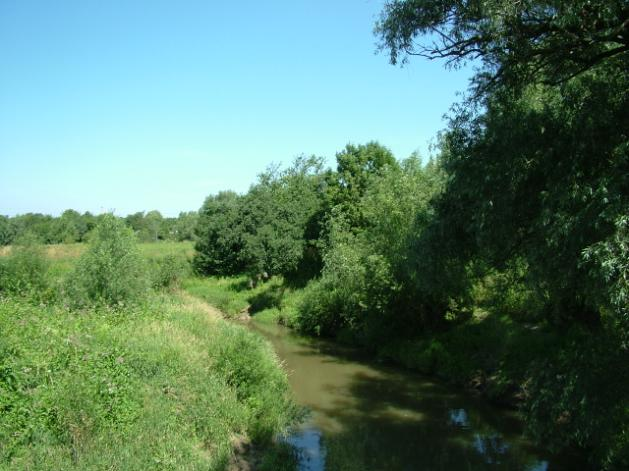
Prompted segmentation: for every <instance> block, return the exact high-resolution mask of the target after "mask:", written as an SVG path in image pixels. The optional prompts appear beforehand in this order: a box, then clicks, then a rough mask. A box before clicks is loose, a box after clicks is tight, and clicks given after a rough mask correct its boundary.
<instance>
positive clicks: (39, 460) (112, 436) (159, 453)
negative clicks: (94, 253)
mask: <svg viewBox="0 0 629 471" xmlns="http://www.w3.org/2000/svg"><path fill="white" fill-rule="evenodd" d="M0 331H2V332H3V335H2V337H1V338H0V411H1V414H0V468H4V469H77V470H78V469H121V470H122V469H124V470H134V469H137V470H140V469H141V470H144V469H223V468H224V467H225V466H226V465H227V463H228V462H229V460H230V457H231V454H232V449H233V441H234V439H235V438H236V437H238V436H248V437H251V438H252V439H254V440H255V441H256V442H258V443H267V444H269V443H271V439H272V437H273V436H275V435H276V434H277V433H280V432H281V431H282V430H283V429H284V428H285V427H286V426H287V425H289V424H290V423H291V420H292V419H293V417H294V416H293V412H294V410H293V408H292V405H291V401H290V396H289V387H288V383H287V380H286V376H285V374H284V373H283V372H282V370H281V369H280V368H279V366H278V364H277V359H276V358H275V356H274V355H273V353H272V351H271V350H270V348H269V347H268V346H267V345H266V344H265V343H264V342H262V341H261V340H260V339H259V338H258V337H255V336H254V334H252V333H249V332H247V331H246V330H244V329H243V328H240V327H238V326H233V325H228V324H227V323H226V322H224V321H222V320H221V319H218V318H216V317H214V316H212V315H210V314H208V312H207V311H205V310H201V309H199V308H198V307H196V306H194V305H190V304H189V303H186V302H185V301H183V300H182V299H180V298H177V297H172V296H162V297H156V298H154V299H152V301H151V302H150V303H149V305H146V306H144V307H143V308H136V309H127V310H124V311H116V312H112V311H109V310H107V309H104V308H101V309H96V310H93V311H91V312H89V315H85V313H82V314H75V313H73V312H71V311H67V310H65V309H62V308H60V307H56V306H51V307H47V308H41V307H39V306H34V305H32V304H29V303H26V302H24V301H21V300H17V299H13V298H5V299H3V300H2V301H0Z"/></svg>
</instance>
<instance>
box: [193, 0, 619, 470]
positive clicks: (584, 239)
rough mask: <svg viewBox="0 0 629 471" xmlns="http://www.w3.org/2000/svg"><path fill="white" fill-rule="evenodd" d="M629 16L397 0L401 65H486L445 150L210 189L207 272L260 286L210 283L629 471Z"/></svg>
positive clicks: (356, 155) (395, 40) (390, 15)
mask: <svg viewBox="0 0 629 471" xmlns="http://www.w3.org/2000/svg"><path fill="white" fill-rule="evenodd" d="M627 15H628V10H627V7H626V4H625V2H621V1H602V0H601V1H585V0H584V1H577V2H565V1H556V2H546V1H528V2H515V3H514V2H508V1H497V2H496V1H478V2H458V1H453V2H444V1H438V0H399V1H393V2H389V3H388V4H387V6H386V7H385V9H384V11H383V14H382V17H381V19H380V20H379V22H378V24H377V26H376V34H377V35H378V36H379V38H380V40H381V44H380V45H381V48H382V50H385V51H387V52H389V53H390V57H391V61H392V62H393V63H396V62H401V63H404V62H405V61H407V60H408V59H409V58H410V57H411V56H413V55H419V56H424V57H428V58H430V59H444V60H446V61H447V63H448V64H449V65H450V66H454V67H455V66H457V65H459V64H461V63H464V62H466V61H471V60H473V61H475V64H477V66H478V72H477V74H476V76H475V77H474V79H473V81H472V84H471V87H470V90H469V93H468V95H467V96H466V97H465V99H464V100H463V101H462V102H461V103H460V104H459V105H457V106H456V107H454V108H453V110H452V111H451V113H450V119H449V126H448V129H446V130H445V131H444V133H443V134H442V135H441V136H440V140H439V148H438V152H437V154H436V155H435V156H434V157H433V159H431V160H430V161H429V162H428V163H426V164H421V163H420V161H419V159H418V158H417V157H416V156H413V157H411V158H409V159H406V160H402V161H398V160H396V159H395V158H393V156H392V155H391V153H390V152H389V151H388V150H387V149H386V148H384V147H383V146H381V145H379V144H377V143H368V144H366V145H348V146H347V147H346V149H344V150H343V151H341V152H340V153H338V154H337V156H336V157H337V158H336V161H337V166H336V169H326V168H323V167H322V166H321V164H320V161H318V160H317V159H314V158H312V159H299V160H297V161H296V162H295V164H294V165H293V166H292V167H290V168H289V169H287V170H285V171H278V170H277V169H273V170H271V171H269V172H266V173H263V174H262V175H261V176H260V178H259V179H258V181H257V182H256V183H255V184H254V185H253V186H252V187H251V189H250V190H249V192H248V193H246V194H244V195H237V194H234V193H222V194H219V195H217V196H211V197H209V198H208V199H207V200H206V202H205V204H204V206H203V207H202V209H201V211H200V216H199V223H198V225H197V229H196V233H197V237H198V241H197V243H196V249H197V255H196V256H195V261H194V265H195V268H196V270H197V271H198V272H199V273H202V274H208V275H218V276H229V275H237V274H239V275H242V276H244V278H240V281H236V282H234V284H231V285H230V282H228V281H226V280H223V281H220V282H219V281H214V282H208V283H207V284H206V285H205V286H201V285H199V283H201V282H197V285H195V286H191V289H195V290H197V291H203V292H205V294H206V298H207V299H210V300H211V301H212V302H215V301H213V298H214V299H220V298H221V297H227V298H228V300H226V301H222V302H220V303H219V305H221V306H222V307H224V308H226V309H227V310H231V309H240V310H242V309H244V308H246V304H245V303H248V304H250V305H251V306H252V308H250V310H253V313H255V311H261V310H262V311H265V312H269V310H270V311H272V312H273V314H272V315H273V316H274V317H276V318H278V319H281V320H282V321H283V322H285V323H287V324H289V325H291V326H293V327H295V328H297V329H300V330H301V331H303V332H307V333H311V334H316V335H327V336H335V337H337V338H340V339H343V340H345V341H350V342H353V343H356V344H359V345H362V346H364V347H366V348H369V349H371V350H374V351H375V352H377V353H379V354H380V355H384V356H386V357H389V358H394V359H396V360H397V361H400V362H402V363H405V364H407V365H408V366H411V367H414V368H417V369H419V370H422V371H427V372H433V373H436V374H439V375H441V376H443V377H445V378H446V379H449V380H451V381H454V382H457V383H460V384H467V385H472V386H474V387H475V388H476V389H479V390H482V391H484V392H486V393H487V394H489V395H490V396H492V397H494V398H496V399H497V400H502V401H507V402H514V401H515V402H516V403H517V404H518V405H519V406H520V408H521V410H522V413H523V416H524V418H525V420H526V422H527V424H528V431H529V433H530V434H531V435H532V436H533V437H534V438H536V439H537V440H538V441H539V442H540V443H544V444H545V445H546V446H549V447H551V448H553V449H561V448H564V447H568V446H574V445H576V446H579V447H582V448H583V449H585V450H587V452H588V455H589V456H590V457H591V462H592V464H594V465H595V466H599V467H603V468H606V469H624V468H626V467H628V466H629V439H628V438H627V437H628V436H629V394H627V390H629V371H628V368H629V366H628V365H629V351H628V349H629V306H628V305H629V263H628V260H629V238H628V237H629V232H628V231H627V226H628V217H629V216H628V215H629V139H628V136H627V130H628V129H629V75H628V71H629V52H628V51H629V49H628V48H629V46H628V44H627ZM273 276H277V278H276V279H275V281H271V282H270V283H267V285H268V288H264V287H263V288H261V287H260V282H264V281H265V280H266V279H267V278H268V277H273ZM280 276H281V278H280ZM278 280H281V281H278ZM201 284H202V283H201ZM263 284H264V283H263ZM247 287H249V288H252V289H253V291H251V293H250V295H245V294H242V293H243V292H245V293H246V290H247ZM300 287H303V290H301V289H299V290H297V291H296V288H300ZM230 292H231V293H232V294H231V295H230V294H229V293H230ZM230 296H231V297H230ZM234 299H236V300H238V299H239V301H237V302H236V304H235V305H231V304H230V303H231V302H232V301H230V300H234ZM254 301H258V303H257V304H256V303H255V302H254ZM243 304H244V305H243ZM254 305H255V306H257V307H256V308H253V306H254ZM260 306H262V307H260Z"/></svg>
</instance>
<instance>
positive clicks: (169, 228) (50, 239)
mask: <svg viewBox="0 0 629 471" xmlns="http://www.w3.org/2000/svg"><path fill="white" fill-rule="evenodd" d="M103 217H105V214H99V215H97V216H95V215H93V214H92V213H90V212H85V213H83V214H80V213H79V212H77V211H75V210H73V209H68V210H66V211H64V212H63V213H62V214H61V216H59V217H53V216H49V215H46V214H39V213H28V214H21V215H18V216H14V217H7V216H2V215H0V246H3V245H10V244H12V243H16V242H17V243H19V242H20V240H21V239H22V238H24V237H27V238H31V239H33V238H34V239H35V240H37V241H38V242H40V243H42V244H62V243H63V244H71V243H74V242H87V241H88V240H89V237H90V234H91V233H92V231H93V229H94V228H95V227H96V225H97V224H98V222H99V221H100V220H101V219H102V218H103ZM122 219H123V220H124V222H125V223H126V224H127V226H128V227H130V228H131V229H132V230H133V232H135V234H136V236H137V238H138V240H139V241H141V242H155V241H158V240H168V241H184V240H192V238H193V233H194V227H195V225H196V222H197V213H196V212H195V211H190V212H181V213H179V216H178V217H176V218H168V217H167V218H165V217H163V216H162V215H161V214H160V212H159V211H149V212H147V213H144V212H139V213H135V214H130V215H128V216H126V217H125V218H122Z"/></svg>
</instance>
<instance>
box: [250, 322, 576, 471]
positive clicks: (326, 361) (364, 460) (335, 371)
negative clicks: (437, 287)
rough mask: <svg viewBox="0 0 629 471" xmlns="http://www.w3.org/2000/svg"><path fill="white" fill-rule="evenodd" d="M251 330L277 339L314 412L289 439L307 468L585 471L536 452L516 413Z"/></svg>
mask: <svg viewBox="0 0 629 471" xmlns="http://www.w3.org/2000/svg"><path fill="white" fill-rule="evenodd" d="M252 328H253V329H254V330H257V331H259V332H260V333H262V334H263V335H264V336H265V337H267V338H268V339H269V340H270V341H271V342H272V343H273V345H274V347H275V349H276V351H277V353H278V356H279V357H280V359H281V360H282V361H283V363H284V365H285V367H286V369H287V371H288V373H289V380H290V382H291V386H292V388H293V391H294V395H295V398H296V400H297V402H298V403H300V404H301V405H303V406H306V407H307V408H309V409H310V410H311V412H312V413H311V414H310V417H309V418H308V420H307V421H306V422H305V423H304V424H302V425H301V427H298V428H297V429H296V430H295V432H294V433H293V434H292V435H291V436H290V437H289V438H288V441H289V442H290V443H291V444H293V445H294V446H295V447H296V448H297V449H298V450H300V468H301V469H302V470H313V471H320V470H324V469H325V470H347V471H353V470H356V471H358V470H360V471H363V470H423V469H429V470H459V469H461V470H477V469H478V470H482V469H494V470H495V469H498V470H503V469H504V470H524V471H549V470H561V469H577V468H579V466H578V465H577V464H576V463H575V462H572V463H570V460H566V459H565V458H561V459H560V458H559V457H552V456H548V455H546V454H545V453H543V452H542V451H540V450H539V449H536V448H535V447H533V446H532V445H531V444H530V443H529V442H528V441H526V440H525V439H524V438H523V436H522V431H521V427H520V424H519V422H518V421H517V419H516V418H515V417H514V414H513V413H509V412H506V411H501V410H497V409H495V408H492V407H489V406H487V404H484V403H483V402H480V401H476V400H475V399H473V398H470V397H467V396H465V395H463V394H460V393H459V392H456V391H454V390H452V389H449V388H446V387H444V386H441V385H439V384H437V383H435V382H434V381H431V380H429V379H427V378H424V377H421V376H417V375H413V374H410V373H408V372H404V371H401V370H398V369H395V368H388V367H385V366H383V365H378V364H374V363H372V362H369V361H366V360H365V359H364V358H362V357H361V356H360V354H359V353H357V352H355V351H353V350H351V349H345V348H340V347H338V346H337V345H335V344H333V343H330V342H323V341H315V340H312V339H304V338H299V337H296V336H294V335H293V334H291V333H290V332H288V331H286V330H285V329H282V328H281V327H279V326H273V325H260V324H256V323H255V322H254V323H253V325H252Z"/></svg>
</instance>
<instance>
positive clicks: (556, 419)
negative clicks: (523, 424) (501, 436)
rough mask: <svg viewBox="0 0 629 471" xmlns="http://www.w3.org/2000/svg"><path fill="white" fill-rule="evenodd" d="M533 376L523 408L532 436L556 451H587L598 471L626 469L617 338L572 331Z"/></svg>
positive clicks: (624, 380)
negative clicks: (575, 448) (578, 448)
mask: <svg viewBox="0 0 629 471" xmlns="http://www.w3.org/2000/svg"><path fill="white" fill-rule="evenodd" d="M532 371H533V374H532V380H531V381H530V383H528V385H527V389H528V391H527V392H528V394H529V396H530V400H529V401H527V403H526V418H527V421H528V425H529V430H530V431H531V433H532V434H533V435H534V436H535V437H536V438H537V439H538V440H539V441H541V442H544V443H546V444H547V445H548V446H551V447H554V448H555V449H561V448H563V447H565V446H569V445H571V444H577V445H579V446H581V447H583V448H587V449H590V450H592V455H593V456H592V458H593V459H594V460H595V461H596V462H598V463H600V465H601V466H602V468H603V469H619V470H620V469H626V468H627V467H628V466H629V434H628V432H629V397H628V396H627V389H628V388H629V354H628V353H627V351H626V350H625V349H623V348H620V346H619V342H618V339H615V338H613V337H601V336H592V335H591V333H589V332H585V331H583V330H581V329H578V328H577V329H572V330H571V331H570V332H568V333H567V334H566V336H565V338H564V339H563V341H562V342H561V343H560V344H559V345H557V346H556V347H555V348H554V351H553V352H552V353H551V355H550V356H548V357H546V358H540V359H539V360H538V361H537V362H536V363H535V364H534V365H532Z"/></svg>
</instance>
